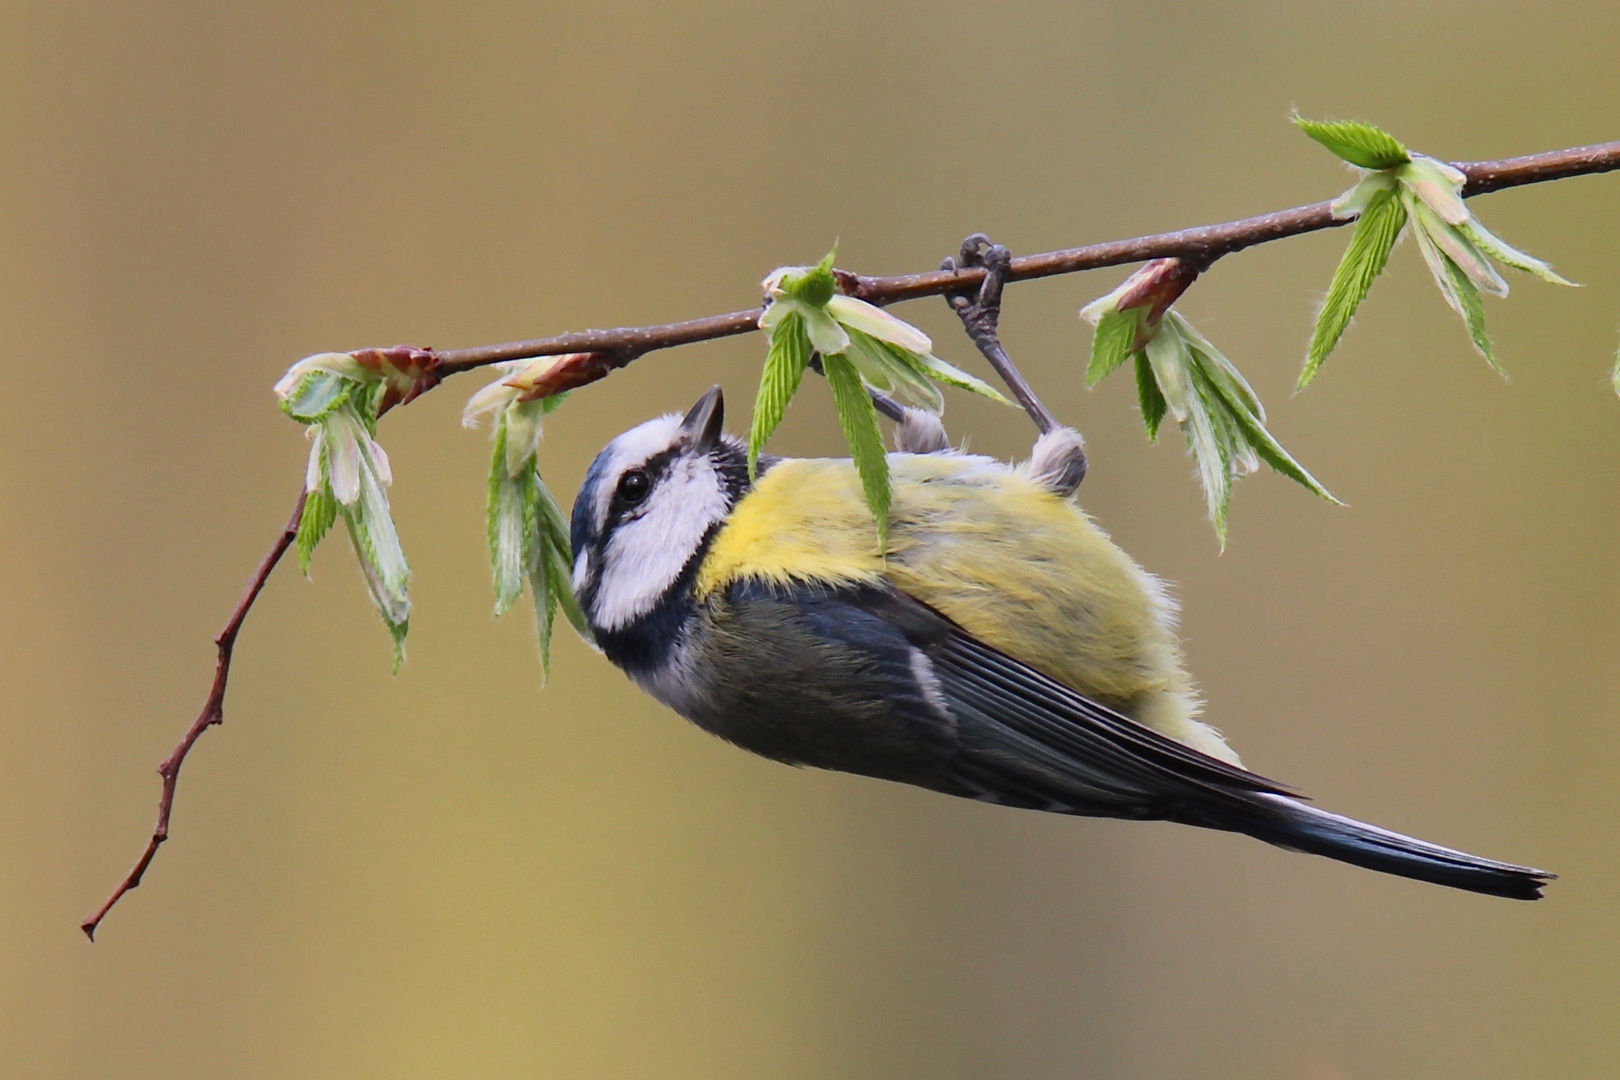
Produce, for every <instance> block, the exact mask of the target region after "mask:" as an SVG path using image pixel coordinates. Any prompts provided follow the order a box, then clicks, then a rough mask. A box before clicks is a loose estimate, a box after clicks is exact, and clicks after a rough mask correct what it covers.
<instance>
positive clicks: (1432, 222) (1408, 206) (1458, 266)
mask: <svg viewBox="0 0 1620 1080" xmlns="http://www.w3.org/2000/svg"><path fill="white" fill-rule="evenodd" d="M1294 122H1295V123H1296V124H1298V125H1299V127H1300V128H1301V130H1303V131H1304V132H1305V133H1306V134H1307V135H1309V136H1310V137H1311V138H1313V139H1315V140H1316V141H1317V142H1319V143H1321V144H1322V145H1323V146H1326V147H1327V148H1328V149H1329V150H1332V151H1333V152H1334V153H1335V154H1337V155H1338V156H1339V157H1341V158H1343V159H1344V160H1345V161H1348V162H1349V163H1350V164H1352V165H1355V166H1357V167H1358V168H1361V169H1363V170H1368V171H1367V172H1366V174H1365V175H1364V176H1363V177H1362V178H1361V180H1360V181H1359V182H1358V183H1357V184H1356V185H1355V186H1354V187H1352V188H1351V189H1350V190H1348V191H1346V192H1345V193H1344V194H1342V195H1340V196H1339V197H1338V198H1337V199H1335V200H1334V202H1333V214H1334V216H1335V217H1338V218H1356V219H1357V221H1356V228H1355V232H1354V233H1353V234H1352V235H1351V237H1350V245H1349V247H1348V248H1346V249H1345V253H1344V257H1343V258H1342V259H1341V260H1340V262H1339V267H1338V269H1337V270H1336V271H1335V272H1334V275H1333V282H1332V284H1331V285H1329V287H1328V292H1327V296H1326V298H1325V299H1324V301H1323V304H1322V309H1321V311H1320V312H1319V313H1318V315H1317V320H1316V329H1315V331H1314V332H1313V334H1312V336H1311V344H1310V348H1309V349H1308V350H1307V351H1306V356H1305V366H1304V369H1303V370H1302V371H1301V373H1300V378H1299V385H1300V387H1301V388H1303V387H1305V386H1306V385H1307V384H1308V383H1310V381H1311V380H1312V379H1313V378H1315V377H1316V373H1317V371H1318V370H1319V369H1320V368H1321V366H1322V363H1323V361H1325V360H1326V359H1327V357H1328V354H1329V353H1331V352H1332V351H1333V348H1334V346H1335V345H1337V344H1338V342H1339V338H1340V337H1341V336H1343V334H1344V331H1345V329H1346V328H1347V327H1348V326H1349V325H1350V320H1351V318H1352V317H1353V316H1354V315H1355V312H1356V308H1357V307H1358V306H1359V305H1360V303H1361V301H1362V300H1363V299H1365V298H1366V295H1367V291H1368V290H1369V289H1371V288H1372V283H1373V280H1374V279H1375V278H1377V277H1378V275H1379V274H1380V273H1382V272H1383V269H1384V266H1385V264H1386V263H1387V262H1388V260H1389V253H1390V251H1391V250H1392V249H1393V248H1394V246H1395V242H1396V240H1397V239H1399V237H1400V235H1401V231H1402V229H1403V228H1405V227H1406V225H1407V224H1408V223H1410V225H1411V227H1412V229H1411V231H1412V234H1413V236H1414V237H1415V238H1416V240H1417V244H1418V250H1419V251H1420V252H1421V253H1422V255H1423V259H1424V262H1425V263H1426V264H1427V265H1428V267H1429V272H1430V274H1431V275H1432V276H1433V278H1434V281H1435V284H1436V285H1438V286H1439V288H1440V294H1441V295H1442V296H1443V297H1444V298H1445V300H1446V303H1448V304H1449V305H1451V308H1452V310H1454V311H1456V312H1457V314H1458V315H1460V316H1462V319H1463V324H1464V325H1465V326H1466V327H1467V328H1468V336H1469V339H1470V340H1471V341H1472V342H1473V343H1474V347H1475V348H1476V349H1478V350H1479V352H1480V354H1481V355H1482V356H1484V357H1485V359H1486V361H1487V362H1489V363H1490V365H1491V366H1492V367H1493V368H1495V369H1496V370H1497V371H1501V367H1500V365H1498V363H1497V361H1496V355H1495V351H1494V350H1493V349H1492V347H1491V339H1490V336H1489V335H1488V334H1487V333H1486V332H1485V309H1484V305H1483V303H1482V302H1481V300H1480V293H1481V292H1482V291H1483V292H1488V293H1490V294H1491V295H1493V296H1506V295H1507V292H1508V286H1507V282H1506V281H1504V280H1502V276H1501V275H1500V274H1499V273H1497V271H1496V268H1495V267H1494V266H1493V265H1492V264H1491V260H1492V259H1495V260H1496V261H1497V262H1500V263H1502V264H1504V265H1506V266H1511V267H1513V268H1514V269H1516V270H1522V271H1525V272H1526V273H1530V274H1534V275H1536V276H1537V277H1539V278H1541V279H1542V280H1544V281H1550V282H1553V283H1554V284H1558V285H1569V284H1572V282H1569V281H1566V280H1564V279H1563V278H1562V277H1560V276H1558V274H1556V273H1554V272H1553V270H1552V268H1551V267H1550V266H1548V265H1547V264H1546V263H1544V262H1542V261H1541V260H1540V259H1537V258H1534V257H1532V256H1530V255H1527V254H1525V253H1524V252H1522V251H1519V250H1517V249H1515V248H1512V247H1509V246H1508V245H1507V244H1506V243H1504V242H1503V241H1502V240H1501V239H1500V238H1499V237H1497V236H1496V235H1495V234H1493V233H1492V232H1491V231H1490V230H1489V229H1487V228H1485V226H1484V225H1482V224H1481V223H1480V221H1479V219H1478V218H1477V217H1475V216H1474V214H1473V213H1472V212H1471V211H1470V210H1469V209H1468V206H1467V204H1466V203H1464V202H1463V198H1462V190H1463V185H1464V184H1465V183H1466V181H1467V178H1466V177H1465V176H1464V175H1463V174H1462V173H1461V172H1460V171H1458V170H1457V169H1455V168H1453V167H1452V166H1450V165H1447V164H1446V163H1445V162H1443V161H1437V160H1435V159H1434V158H1431V157H1426V156H1424V155H1423V154H1417V153H1412V152H1410V151H1408V150H1407V149H1406V148H1405V147H1404V146H1402V145H1401V144H1400V142H1399V141H1397V140H1396V139H1395V138H1394V137H1393V136H1391V135H1390V134H1389V133H1388V132H1386V131H1383V130H1381V129H1379V128H1376V127H1373V126H1371V125H1369V124H1356V123H1351V122H1348V121H1343V122H1333V123H1320V122H1317V121H1312V120H1305V119H1303V118H1301V117H1298V116H1296V117H1295V118H1294Z"/></svg>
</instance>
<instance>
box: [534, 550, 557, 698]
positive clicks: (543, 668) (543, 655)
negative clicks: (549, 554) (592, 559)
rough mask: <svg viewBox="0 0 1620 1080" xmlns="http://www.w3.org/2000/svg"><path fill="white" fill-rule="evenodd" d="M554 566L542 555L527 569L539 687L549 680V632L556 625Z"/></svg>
mask: <svg viewBox="0 0 1620 1080" xmlns="http://www.w3.org/2000/svg"><path fill="white" fill-rule="evenodd" d="M555 572H556V566H555V564H554V563H553V562H552V561H551V560H549V559H546V558H545V557H544V556H543V555H542V556H541V557H540V558H537V559H535V560H534V564H533V565H532V566H531V567H530V568H529V599H530V600H531V601H533V603H534V632H535V637H536V639H537V640H538V643H539V646H540V680H541V685H544V684H545V681H546V680H547V679H549V678H551V631H552V629H553V627H555V626H556V623H557V590H556V587H555V585H554V584H553V583H552V578H553V576H554V575H555Z"/></svg>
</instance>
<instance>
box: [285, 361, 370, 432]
mask: <svg viewBox="0 0 1620 1080" xmlns="http://www.w3.org/2000/svg"><path fill="white" fill-rule="evenodd" d="M359 388H360V387H359V384H358V383H356V382H355V381H354V380H353V379H346V378H344V377H343V376H341V375H334V374H332V373H331V372H329V371H311V372H309V373H308V374H306V375H305V376H304V377H303V378H302V379H300V380H298V386H297V387H296V388H294V390H293V392H292V393H291V394H288V395H287V396H286V397H285V398H283V399H282V401H281V411H282V412H284V413H286V414H287V415H288V416H290V417H291V418H292V419H294V420H297V421H298V422H299V423H300V424H314V423H319V422H320V421H321V420H323V419H325V417H326V416H327V415H328V414H329V413H331V412H332V411H333V410H334V409H337V408H339V407H340V406H342V405H343V403H344V402H346V401H348V400H349V395H350V394H351V393H353V392H354V391H355V390H357V389H359Z"/></svg>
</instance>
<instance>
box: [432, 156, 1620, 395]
mask: <svg viewBox="0 0 1620 1080" xmlns="http://www.w3.org/2000/svg"><path fill="white" fill-rule="evenodd" d="M1454 164H1455V165H1456V167H1457V168H1459V169H1461V170H1462V171H1463V174H1464V175H1465V176H1467V177H1468V184H1467V186H1466V187H1464V188H1463V195H1464V196H1474V195H1484V194H1486V193H1488V192H1492V191H1500V190H1501V189H1503V188H1509V187H1520V186H1522V185H1525V184H1541V183H1545V182H1547V181H1549V180H1563V179H1566V178H1568V177H1571V176H1586V175H1589V174H1592V173H1602V172H1609V171H1611V170H1613V169H1620V142H1609V143H1599V144H1597V145H1595V146H1580V147H1575V148H1574V149H1570V150H1553V151H1549V152H1548V153H1545V154H1529V155H1526V156H1524V157H1516V158H1506V159H1504V160H1501V161H1472V162H1456V163H1454ZM1348 224H1349V221H1347V220H1340V219H1336V218H1335V217H1334V216H1333V211H1332V204H1331V203H1329V202H1319V203H1312V204H1311V205H1309V206H1298V207H1295V208H1294V209H1292V210H1279V211H1277V212H1276V213H1273V214H1262V215H1260V216H1259V217H1251V218H1244V219H1242V220H1241V221H1229V222H1226V223H1225V224H1223V225H1201V226H1199V227H1197V228H1193V229H1181V230H1179V231H1177V232H1168V233H1157V234H1155V235H1153V236H1139V237H1136V238H1134V239H1131V240H1112V241H1109V242H1107V243H1102V244H1089V245H1087V246H1085V247H1077V248H1067V249H1065V250H1063V251H1048V252H1044V253H1042V254H1039V255H1022V256H1019V257H1018V258H1015V259H1014V260H1013V261H1012V266H1011V268H1010V271H1009V273H1008V275H1007V280H1008V281H1032V280H1034V279H1036V278H1043V277H1052V276H1054V275H1057V274H1072V273H1075V272H1077V271H1080V270H1099V269H1102V268H1103V267H1107V266H1123V265H1126V264H1128V263H1139V262H1147V261H1149V260H1151V259H1166V258H1174V257H1181V258H1186V259H1190V260H1192V261H1193V262H1195V263H1196V264H1198V265H1199V266H1208V265H1209V264H1210V263H1212V262H1214V261H1215V260H1216V259H1219V258H1221V257H1222V256H1224V255H1230V254H1232V253H1233V252H1237V251H1242V250H1243V249H1244V248H1248V247H1253V246H1255V245H1256V244H1264V243H1269V242H1270V241H1272V240H1281V239H1283V238H1285V237H1289V236H1299V235H1301V234H1303V233H1308V232H1317V231H1319V230H1322V229H1332V228H1337V227H1338V226H1340V225H1348ZM840 278H841V280H842V281H843V282H844V288H845V291H846V292H849V293H850V294H851V295H853V296H858V297H860V298H861V299H862V300H866V301H869V302H871V303H874V304H892V303H895V302H897V301H900V300H915V299H917V298H919V297H924V296H945V295H947V294H951V293H963V294H965V293H970V292H973V291H975V290H977V289H978V287H979V283H980V282H981V281H983V280H984V271H983V270H982V269H979V268H961V269H957V270H954V271H948V270H934V271H930V272H928V273H923V274H902V275H899V276H895V277H865V276H859V275H855V274H848V275H840ZM759 314H760V312H759V309H758V308H754V309H752V310H749V311H732V312H728V313H727V314H725V315H710V316H708V317H707V318H703V319H690V320H688V321H686V322H678V323H666V324H664V325H662V326H637V327H626V328H623V329H619V330H585V331H582V332H578V333H573V334H559V335H558V336H556V337H549V338H535V339H533V340H529V341H510V342H506V343H504V344H501V345H481V346H478V347H476V348H471V349H445V350H440V351H439V352H438V353H437V356H438V361H439V363H438V368H437V370H438V372H439V373H440V374H441V375H445V376H448V375H453V374H455V373H457V372H461V371H467V370H469V369H470V368H475V367H483V366H484V365H486V364H493V363H497V362H499V361H502V360H523V359H527V358H529V357H534V356H556V355H558V354H560V353H604V354H608V355H613V356H617V357H630V358H634V357H636V356H641V355H642V354H644V353H649V352H652V351H654V350H657V349H669V348H674V347H675V346H677V345H690V344H693V343H694V342H699V341H714V340H716V339H718V338H724V337H732V336H735V335H737V334H746V333H748V332H749V331H751V330H754V329H755V328H756V327H757V326H758V323H759ZM624 363H628V360H624V361H623V362H621V363H616V364H613V365H612V366H611V367H610V366H608V365H598V367H597V369H596V371H593V372H591V373H590V375H591V377H590V378H585V379H580V380H575V381H573V382H572V383H571V385H572V386H583V385H585V383H586V382H594V381H595V379H597V378H601V377H602V376H604V375H606V374H608V372H609V371H611V370H614V369H616V368H618V367H623V366H624Z"/></svg>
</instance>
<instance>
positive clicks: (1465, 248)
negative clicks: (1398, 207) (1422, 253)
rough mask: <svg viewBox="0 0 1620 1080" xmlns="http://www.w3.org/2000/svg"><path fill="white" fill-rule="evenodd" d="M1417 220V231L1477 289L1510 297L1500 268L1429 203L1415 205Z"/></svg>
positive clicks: (1414, 211)
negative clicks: (1499, 271) (1498, 270)
mask: <svg viewBox="0 0 1620 1080" xmlns="http://www.w3.org/2000/svg"><path fill="white" fill-rule="evenodd" d="M1413 217H1414V219H1415V221H1414V224H1415V225H1416V227H1417V228H1418V229H1420V230H1421V231H1423V232H1424V233H1426V234H1427V235H1428V237H1429V239H1430V240H1431V241H1432V242H1433V243H1434V245H1435V246H1436V247H1438V248H1439V249H1440V250H1441V251H1443V252H1445V255H1446V258H1448V259H1450V260H1451V264H1452V265H1453V266H1455V267H1456V268H1457V269H1459V270H1461V271H1462V272H1463V273H1464V274H1466V275H1467V276H1468V279H1469V280H1470V281H1472V282H1473V283H1474V285H1475V287H1476V288H1478V289H1483V290H1485V291H1486V292H1488V293H1490V294H1491V295H1493V296H1506V295H1507V294H1508V284H1507V282H1506V281H1503V280H1502V275H1501V274H1498V273H1497V272H1496V267H1494V266H1492V265H1491V261H1490V259H1488V258H1486V256H1485V253H1484V252H1483V251H1481V250H1480V249H1479V248H1477V247H1475V246H1474V242H1473V241H1472V240H1470V239H1469V238H1468V237H1467V236H1465V235H1464V234H1463V233H1462V231H1461V230H1459V229H1458V228H1457V227H1456V226H1454V225H1451V224H1450V223H1449V222H1447V221H1445V220H1444V219H1443V218H1441V217H1440V215H1439V214H1436V213H1435V212H1434V210H1433V209H1432V208H1431V207H1429V206H1428V205H1427V204H1426V203H1422V202H1418V203H1415V204H1413Z"/></svg>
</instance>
